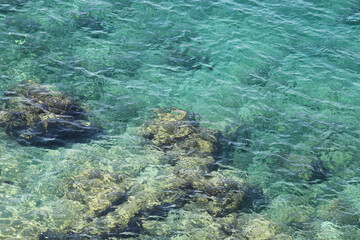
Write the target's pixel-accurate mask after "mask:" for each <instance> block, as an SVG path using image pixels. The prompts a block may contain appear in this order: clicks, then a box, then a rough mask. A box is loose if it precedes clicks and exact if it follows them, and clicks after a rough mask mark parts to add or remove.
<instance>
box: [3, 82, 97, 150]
mask: <svg viewBox="0 0 360 240" xmlns="http://www.w3.org/2000/svg"><path fill="white" fill-rule="evenodd" d="M4 96H5V97H4V98H3V99H2V100H3V102H4V104H3V106H4V107H3V109H2V110H3V111H0V126H1V127H3V128H5V129H6V132H7V134H8V135H9V136H12V137H14V138H15V139H16V140H17V141H18V142H19V143H21V144H25V145H26V144H30V145H34V146H40V147H57V146H62V145H65V144H66V143H69V142H84V141H87V140H89V138H91V137H92V136H94V135H96V134H97V133H99V132H100V131H101V128H99V127H96V126H93V125H92V124H91V123H90V122H89V121H88V114H87V113H86V111H85V110H84V109H83V108H82V107H80V106H79V105H77V104H76V103H75V102H74V101H73V100H72V99H71V98H69V97H67V96H65V95H64V94H62V93H59V92H55V91H52V90H49V89H46V88H44V87H41V86H38V85H23V86H20V87H18V88H16V89H15V90H13V91H6V92H4Z"/></svg>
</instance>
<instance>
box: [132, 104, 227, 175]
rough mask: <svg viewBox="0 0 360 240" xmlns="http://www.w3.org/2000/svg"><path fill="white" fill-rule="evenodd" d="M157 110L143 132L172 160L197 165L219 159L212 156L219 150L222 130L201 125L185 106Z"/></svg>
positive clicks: (143, 127)
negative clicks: (182, 108)
mask: <svg viewBox="0 0 360 240" xmlns="http://www.w3.org/2000/svg"><path fill="white" fill-rule="evenodd" d="M155 113H156V118H154V119H152V120H151V121H148V122H146V123H145V124H144V125H143V126H142V127H140V129H139V134H140V135H141V136H143V137H145V138H147V139H149V140H151V141H152V143H153V144H154V145H155V146H157V147H159V148H160V149H162V150H163V151H164V153H165V157H164V159H167V160H168V161H169V162H168V163H172V164H178V165H181V167H182V168H194V167H195V166H201V167H209V165H210V164H212V163H214V162H215V160H214V158H213V156H212V155H213V154H214V153H215V152H216V151H217V150H218V135H219V134H220V133H219V132H217V131H214V130H210V129H207V128H203V127H200V126H199V124H198V122H197V121H196V120H195V117H194V116H193V115H192V114H189V113H188V112H186V111H184V110H181V109H177V108H170V109H155Z"/></svg>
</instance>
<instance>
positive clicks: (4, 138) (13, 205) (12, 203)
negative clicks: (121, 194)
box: [0, 0, 360, 240]
mask: <svg viewBox="0 0 360 240" xmlns="http://www.w3.org/2000/svg"><path fill="white" fill-rule="evenodd" d="M359 36H360V2H359V1H358V0H344V1H340V0H326V1H325V0H317V1H313V0H308V1H300V0H296V1H290V0H283V1H273V0H266V1H260V0H259V1H255V0H248V1H247V0H232V1H212V0H208V1H204V0H197V1H143V0H133V1H128V0H121V1H116V0H103V1H95V0H76V1H75V0H66V1H60V0H43V1H37V0H0V90H1V91H4V90H8V89H11V88H13V87H14V86H16V85H17V84H20V83H24V82H31V83H37V84H42V85H46V86H50V87H51V88H53V89H54V90H59V91H62V92H64V93H67V94H69V95H72V96H73V97H74V98H76V99H77V100H78V101H79V102H81V104H82V106H83V107H84V108H85V109H87V111H88V112H89V113H90V114H91V118H92V119H93V121H95V122H97V123H98V124H100V125H101V126H102V128H103V129H104V133H103V134H102V135H101V136H100V137H98V138H95V139H93V140H91V141H90V142H87V143H74V144H69V145H68V146H65V147H59V148H52V149H48V148H39V147H34V146H23V145H20V144H18V143H17V142H16V141H15V140H14V139H13V138H11V137H9V136H8V135H7V134H6V132H5V130H4V129H1V130H0V136H1V137H0V239H37V238H38V237H39V234H40V233H45V232H47V233H54V234H53V235H52V236H53V239H109V238H111V237H113V239H120V238H121V237H125V236H126V237H130V235H131V237H132V238H134V239H209V237H213V238H214V239H236V237H235V236H236V235H234V234H235V233H236V232H237V231H239V232H242V233H243V235H244V236H245V237H244V239H252V240H255V239H321V240H324V239H360V162H359V161H360V153H359V149H360V140H359V136H360V120H359V119H360V37H359ZM2 94H3V93H2V92H1V96H2ZM170 106H175V107H177V108H180V109H184V110H186V111H189V112H194V113H196V114H197V115H198V117H197V119H198V121H199V123H200V125H201V126H204V127H208V128H211V129H214V130H220V131H222V132H223V134H224V136H226V137H227V138H226V139H227V146H226V147H224V150H223V151H222V152H221V154H220V158H219V161H218V164H219V167H218V169H217V172H218V173H219V174H223V175H226V176H230V177H233V178H241V179H243V180H244V181H245V182H247V184H249V185H250V186H251V187H252V189H254V190H253V191H254V194H253V195H254V196H252V197H251V201H253V202H254V204H252V206H247V205H251V204H248V203H246V201H250V200H248V199H245V200H244V202H243V203H242V205H243V206H244V207H242V208H240V209H238V211H235V212H233V213H231V214H229V215H227V216H222V217H219V216H212V215H209V214H208V213H206V211H203V210H202V209H201V205H200V206H198V208H197V209H194V208H190V207H186V205H185V206H182V207H177V206H175V207H173V208H171V209H170V210H169V211H167V212H166V214H162V216H161V217H159V216H156V217H153V218H151V217H150V218H145V217H144V219H142V227H141V228H139V229H140V230H139V231H137V232H136V233H134V232H132V233H131V234H130V233H129V234H127V235H126V234H123V235H121V234H118V235H116V234H114V235H113V236H110V235H106V234H107V233H109V232H112V231H115V232H116V230H114V229H111V230H109V229H104V233H103V235H91V234H89V235H87V232H86V228H82V227H81V226H83V225H86V221H88V222H89V221H90V220H89V219H88V216H87V212H86V209H84V207H83V206H82V205H81V204H82V203H79V202H76V201H71V200H69V199H68V198H66V197H64V195H66V191H67V190H66V187H64V186H65V185H66V184H67V182H68V181H69V179H72V178H74V177H76V176H79V175H80V176H82V174H83V172H86V171H91V170H103V171H106V172H109V173H120V174H123V173H127V174H130V176H131V178H132V181H133V182H135V183H136V184H135V186H138V187H137V188H132V189H131V191H132V192H131V194H132V195H133V196H138V195H141V194H142V191H144V195H146V194H147V192H146V191H151V189H153V191H157V189H159V188H160V187H159V186H160V185H161V184H162V181H163V179H166V178H167V176H168V175H169V174H170V173H169V171H171V169H170V170H169V169H168V168H167V166H166V164H163V163H162V162H161V161H159V159H161V153H160V151H159V150H158V149H155V148H152V147H151V146H149V145H150V144H147V143H144V139H142V137H140V136H139V135H138V134H137V129H138V127H139V126H141V125H142V124H143V123H144V122H145V121H146V120H147V119H149V117H150V116H151V114H152V112H153V109H154V108H159V107H170ZM141 186H145V187H143V188H142V187H141ZM149 189H150V190H149ZM131 194H130V195H131ZM114 207H115V208H116V206H114ZM154 214H155V213H154ZM155 215H156V214H155ZM230 218H234V219H237V221H238V222H239V223H241V221H244V222H246V223H247V224H248V225H249V226H250V227H248V228H246V227H245V228H244V227H242V225H241V224H238V225H236V224H232V225H231V224H228V225H226V224H225V225H226V226H223V225H221V224H223V223H224V222H226V221H227V220H225V219H230ZM246 219H250V220H246ZM254 219H255V220H254ZM256 219H257V220H256ZM259 219H260V220H259ZM249 222H250V223H251V222H252V224H250V223H249ZM254 222H255V223H254ZM251 226H252V228H251ZM75 229H85V230H81V231H80V230H79V234H78V235H76V234H72V235H71V236H70V235H69V234H70V233H74V232H76V231H75ZM115 229H116V227H115ZM249 229H250V230H249ZM254 229H257V231H260V232H262V234H260V235H256V234H250V233H248V232H253V231H255V230H254ZM259 229H260V230H259ZM274 231H276V237H275V235H274V234H273V232H274ZM56 234H58V235H57V238H56V237H55V235H56ZM61 234H64V235H61ZM208 234H210V235H208ZM50 235H51V234H49V235H48V237H51V236H50ZM240 235H241V234H240ZM240 235H239V236H240ZM250 236H252V237H250Z"/></svg>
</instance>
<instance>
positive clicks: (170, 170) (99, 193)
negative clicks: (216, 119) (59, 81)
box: [41, 108, 248, 239]
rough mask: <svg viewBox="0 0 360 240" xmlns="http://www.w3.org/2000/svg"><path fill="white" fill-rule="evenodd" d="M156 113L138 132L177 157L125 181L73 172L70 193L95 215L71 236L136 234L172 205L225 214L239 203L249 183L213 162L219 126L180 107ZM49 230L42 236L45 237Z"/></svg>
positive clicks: (70, 232) (213, 214)
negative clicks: (202, 122) (207, 125)
mask: <svg viewBox="0 0 360 240" xmlns="http://www.w3.org/2000/svg"><path fill="white" fill-rule="evenodd" d="M156 113H157V118H154V119H153V120H152V121H149V122H146V123H145V124H143V126H141V127H140V128H139V132H140V134H141V135H142V136H144V137H146V138H148V139H151V141H152V144H153V145H154V146H155V147H156V148H157V149H158V151H159V152H161V153H162V154H163V155H164V156H169V155H171V157H172V158H176V159H177V161H176V162H165V164H162V165H161V167H160V166H157V165H151V164H150V165H149V166H146V167H145V168H144V169H143V170H141V171H140V173H139V176H137V177H135V176H132V178H131V179H130V180H129V181H128V183H127V184H125V185H124V183H125V182H127V181H125V180H122V181H121V182H116V181H110V180H111V179H114V177H113V174H112V173H105V175H104V172H103V171H102V174H100V172H99V174H100V175H99V174H98V171H97V170H91V171H85V172H84V173H82V174H80V175H79V177H74V178H71V179H70V180H69V181H70V184H69V185H68V186H69V187H68V191H69V192H68V193H66V194H65V198H66V199H72V200H75V201H80V202H82V204H83V205H84V206H86V207H85V208H86V209H87V210H85V211H86V214H85V215H86V216H88V217H90V218H88V219H87V220H86V221H85V220H82V221H81V222H82V223H81V224H80V225H77V227H73V228H70V229H68V232H67V234H68V235H69V236H71V235H74V234H82V233H86V234H89V235H90V236H93V237H95V238H96V237H99V236H101V237H103V238H107V237H124V236H133V235H136V234H138V233H140V231H141V229H143V227H142V226H143V223H144V222H145V221H147V220H152V219H159V218H160V219H165V218H166V217H167V214H168V212H169V211H170V210H172V209H179V208H183V209H185V210H188V211H195V210H201V211H203V212H204V214H206V215H209V216H211V219H213V218H214V219H215V218H226V217H227V216H228V215H229V214H231V213H234V212H236V211H238V210H239V209H240V207H241V204H242V201H243V197H244V195H245V193H246V190H247V189H248V184H247V183H246V182H245V181H244V180H243V179H239V178H236V177H229V176H226V175H222V174H221V173H220V172H219V171H210V169H209V167H208V166H209V164H212V163H214V162H215V160H214V159H213V157H212V153H213V152H214V151H215V150H216V148H217V147H216V144H217V137H216V132H215V131H212V130H210V129H207V128H202V127H200V126H199V124H198V123H197V122H196V121H195V119H193V118H191V116H190V115H189V114H188V113H187V112H186V111H183V110H180V109H175V108H171V109H170V110H164V109H157V110H156ZM159 158H160V159H159V161H161V160H163V159H168V158H166V157H163V158H161V157H160V156H159ZM159 163H161V162H159ZM159 168H161V170H159ZM149 174H150V175H151V177H149V176H148V175H149ZM143 175H145V176H147V177H146V181H144V180H143V177H142V176H143ZM106 176H107V177H106ZM109 181H110V182H109ZM119 193H120V195H119ZM100 198H101V201H99V199H100ZM109 208H111V210H109ZM214 221H215V220H214ZM214 224H215V222H214ZM49 234H51V233H42V235H41V236H42V237H43V238H44V239H45V237H46V236H49Z"/></svg>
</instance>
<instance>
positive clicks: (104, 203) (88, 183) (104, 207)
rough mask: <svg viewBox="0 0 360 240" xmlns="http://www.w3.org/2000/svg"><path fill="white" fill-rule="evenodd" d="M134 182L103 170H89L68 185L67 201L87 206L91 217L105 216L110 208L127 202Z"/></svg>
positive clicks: (123, 176)
mask: <svg viewBox="0 0 360 240" xmlns="http://www.w3.org/2000/svg"><path fill="white" fill-rule="evenodd" d="M132 185H133V182H132V181H131V180H129V179H127V176H125V175H122V174H115V173H110V172H107V171H103V170H87V171H84V172H82V173H81V174H79V175H77V176H75V177H73V178H71V179H69V180H68V183H67V189H68V190H67V193H66V195H65V198H66V199H70V200H73V201H78V202H80V203H82V204H85V205H86V206H87V209H88V211H87V212H88V215H89V216H90V217H98V216H101V215H105V214H106V213H107V212H108V211H110V210H111V209H109V208H110V207H112V206H113V205H119V204H121V203H122V202H125V201H126V192H127V191H128V190H129V189H130V187H131V186H132Z"/></svg>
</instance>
